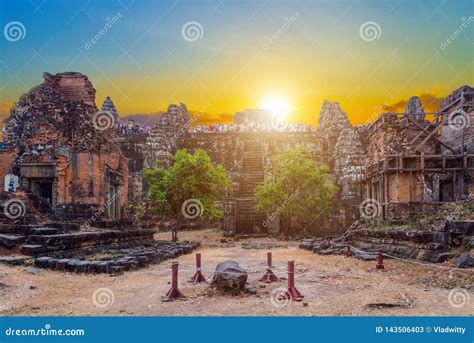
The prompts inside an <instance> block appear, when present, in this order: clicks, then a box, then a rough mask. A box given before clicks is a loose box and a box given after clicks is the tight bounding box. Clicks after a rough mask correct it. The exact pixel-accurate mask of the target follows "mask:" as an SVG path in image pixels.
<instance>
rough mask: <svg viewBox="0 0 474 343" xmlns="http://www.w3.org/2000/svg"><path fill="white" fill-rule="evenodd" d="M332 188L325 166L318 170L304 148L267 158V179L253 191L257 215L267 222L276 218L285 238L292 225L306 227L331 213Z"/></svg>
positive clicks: (332, 183) (334, 188)
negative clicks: (262, 216) (264, 213)
mask: <svg viewBox="0 0 474 343" xmlns="http://www.w3.org/2000/svg"><path fill="white" fill-rule="evenodd" d="M335 192H336V186H335V185H334V182H333V179H332V177H331V175H330V174H329V169H328V167H327V166H325V165H321V166H318V165H317V164H316V162H315V161H314V160H313V159H312V157H311V153H310V152H309V151H308V150H306V149H305V148H304V147H301V146H297V147H295V148H292V149H289V150H286V151H282V152H279V153H276V154H274V155H273V156H271V164H270V169H269V173H268V176H267V177H266V179H265V181H264V183H263V184H262V185H259V186H258V187H257V188H256V190H255V200H256V203H257V211H259V212H263V211H266V212H267V214H268V219H267V222H266V225H268V224H269V222H270V221H272V220H275V218H276V217H279V220H280V222H279V223H280V227H281V228H282V232H283V233H284V234H285V235H288V234H290V233H291V232H290V228H289V227H290V225H289V224H290V220H291V222H292V223H294V224H296V225H298V226H301V227H307V226H308V225H310V224H311V223H312V222H313V221H315V220H317V219H318V218H319V217H320V216H321V215H323V214H327V213H328V212H329V211H330V210H331V204H332V201H331V199H332V197H333V196H334V194H335Z"/></svg>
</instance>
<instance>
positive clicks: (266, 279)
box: [260, 252, 278, 283]
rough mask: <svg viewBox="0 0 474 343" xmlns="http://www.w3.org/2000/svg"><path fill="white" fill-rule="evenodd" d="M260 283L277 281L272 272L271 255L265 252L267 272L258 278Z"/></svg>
mask: <svg viewBox="0 0 474 343" xmlns="http://www.w3.org/2000/svg"><path fill="white" fill-rule="evenodd" d="M260 281H264V282H266V283H271V282H276V281H278V277H277V276H276V275H275V274H274V273H273V271H272V253H271V252H267V272H266V273H265V275H263V276H262V277H261V278H260Z"/></svg>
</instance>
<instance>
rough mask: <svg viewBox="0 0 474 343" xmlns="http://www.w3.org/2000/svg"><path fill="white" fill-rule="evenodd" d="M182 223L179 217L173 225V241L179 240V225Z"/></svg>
mask: <svg viewBox="0 0 474 343" xmlns="http://www.w3.org/2000/svg"><path fill="white" fill-rule="evenodd" d="M180 223H181V220H180V218H179V217H178V218H177V219H176V220H175V222H174V225H173V228H172V229H171V241H172V242H177V241H178V227H179V225H180Z"/></svg>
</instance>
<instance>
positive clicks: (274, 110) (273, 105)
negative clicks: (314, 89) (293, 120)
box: [262, 96, 293, 117]
mask: <svg viewBox="0 0 474 343" xmlns="http://www.w3.org/2000/svg"><path fill="white" fill-rule="evenodd" d="M262 108H263V109H265V110H268V111H269V112H270V113H271V114H273V115H276V116H279V117H286V116H288V115H289V114H290V112H291V110H292V109H293V107H292V106H291V105H290V104H289V103H288V101H287V100H286V99H285V98H283V97H281V96H271V97H267V98H265V99H264V100H263V101H262Z"/></svg>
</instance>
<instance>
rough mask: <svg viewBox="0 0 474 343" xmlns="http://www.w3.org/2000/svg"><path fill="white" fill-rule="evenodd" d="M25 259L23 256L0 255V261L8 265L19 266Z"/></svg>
mask: <svg viewBox="0 0 474 343" xmlns="http://www.w3.org/2000/svg"><path fill="white" fill-rule="evenodd" d="M25 262H26V260H25V259H24V258H18V257H0V263H3V264H6V265H9V266H21V265H24V264H25Z"/></svg>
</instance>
